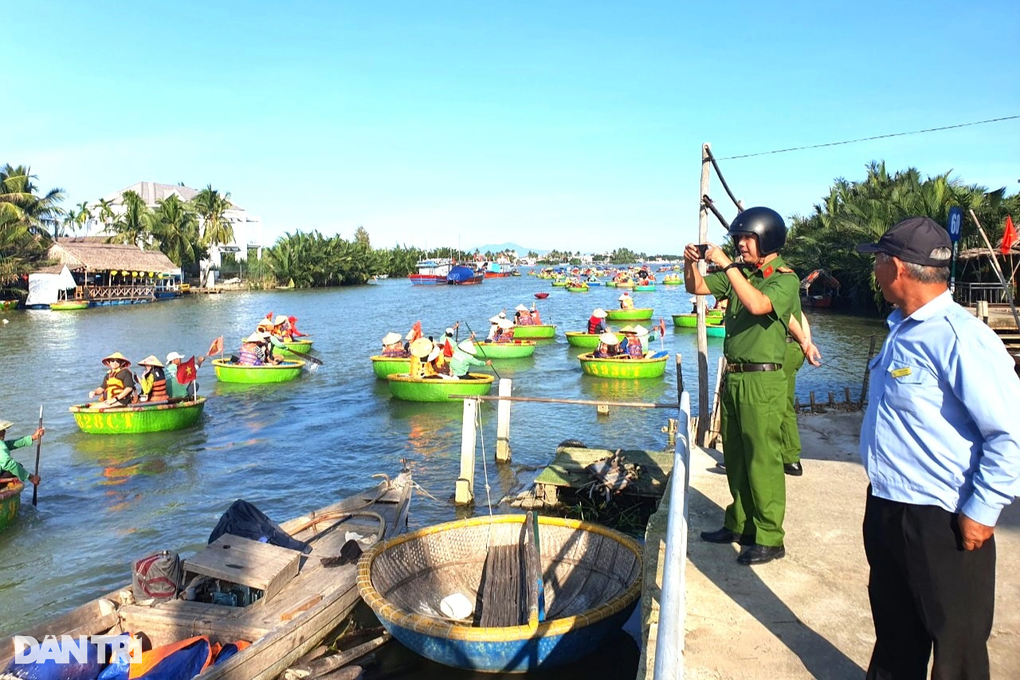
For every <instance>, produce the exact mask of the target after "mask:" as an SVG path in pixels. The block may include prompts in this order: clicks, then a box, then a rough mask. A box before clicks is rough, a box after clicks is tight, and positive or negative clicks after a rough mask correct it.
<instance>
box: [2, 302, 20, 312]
mask: <svg viewBox="0 0 1020 680" xmlns="http://www.w3.org/2000/svg"><path fill="white" fill-rule="evenodd" d="M19 304H21V300H0V312H7V311H10V310H12V309H17V308H18V305H19Z"/></svg>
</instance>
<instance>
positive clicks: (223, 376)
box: [213, 359, 305, 384]
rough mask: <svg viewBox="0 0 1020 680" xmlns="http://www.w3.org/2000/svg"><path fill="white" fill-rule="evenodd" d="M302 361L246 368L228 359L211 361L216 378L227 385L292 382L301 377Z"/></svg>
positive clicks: (296, 360) (295, 360)
mask: <svg viewBox="0 0 1020 680" xmlns="http://www.w3.org/2000/svg"><path fill="white" fill-rule="evenodd" d="M304 365H305V362H304V361H301V360H300V359H294V360H293V361H284V362H282V363H279V364H263V365H261V366H247V365H244V364H235V363H232V362H231V361H230V359H213V366H214V367H215V369H216V377H217V378H219V379H220V380H222V381H223V382H228V383H249V384H262V383H281V382H287V381H289V380H294V379H295V378H297V377H298V376H299V375H301V368H302V367H303V366H304Z"/></svg>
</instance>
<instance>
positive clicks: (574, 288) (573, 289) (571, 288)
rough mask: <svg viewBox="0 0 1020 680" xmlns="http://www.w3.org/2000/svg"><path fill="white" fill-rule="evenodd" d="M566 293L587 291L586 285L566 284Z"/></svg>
mask: <svg viewBox="0 0 1020 680" xmlns="http://www.w3.org/2000/svg"><path fill="white" fill-rule="evenodd" d="M567 292H568V293H587V292H588V286H567Z"/></svg>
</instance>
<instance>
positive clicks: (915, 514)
mask: <svg viewBox="0 0 1020 680" xmlns="http://www.w3.org/2000/svg"><path fill="white" fill-rule="evenodd" d="M957 520H958V518H957V515H955V514H953V513H951V512H948V511H946V510H943V509H942V508H937V507H934V506H929V505H908V504H906V503H897V502H894V501H887V500H884V499H882V498H876V497H875V496H873V495H871V487H868V502H867V506H866V509H865V512H864V551H865V553H867V556H868V564H869V565H871V576H870V579H869V581H868V595H869V597H870V599H871V613H872V616H873V618H874V621H875V637H876V641H875V650H874V652H873V653H872V655H871V664H870V665H869V666H868V678H869V680H913V679H914V678H917V679H918V680H922V679H924V678H926V675H927V671H928V660H929V659H930V657H931V654H932V650H933V649H934V652H935V662H934V667H933V670H932V676H931V677H932V679H933V680H961V679H963V678H967V679H977V680H987V679H988V677H989V670H988V645H987V643H988V636H989V634H990V633H991V630H992V613H993V609H994V605H995V539H994V537H993V538H991V539H989V540H988V541H986V542H985V543H984V545H982V546H981V548H980V549H979V550H973V551H969V552H968V551H965V550H964V549H963V541H962V539H961V536H960V529H959V524H958V521H957Z"/></svg>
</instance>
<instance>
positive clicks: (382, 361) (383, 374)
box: [372, 354, 411, 380]
mask: <svg viewBox="0 0 1020 680" xmlns="http://www.w3.org/2000/svg"><path fill="white" fill-rule="evenodd" d="M410 370H411V357H384V356H382V355H381V354H378V355H376V356H374V357H372V371H374V372H375V377H377V378H381V379H382V380H385V379H386V378H387V377H388V376H391V375H393V374H395V373H407V372H408V371H410Z"/></svg>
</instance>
